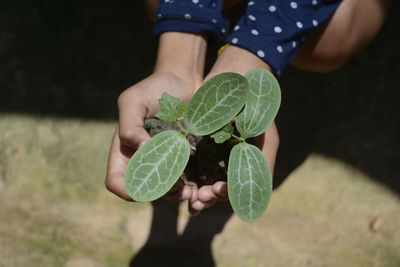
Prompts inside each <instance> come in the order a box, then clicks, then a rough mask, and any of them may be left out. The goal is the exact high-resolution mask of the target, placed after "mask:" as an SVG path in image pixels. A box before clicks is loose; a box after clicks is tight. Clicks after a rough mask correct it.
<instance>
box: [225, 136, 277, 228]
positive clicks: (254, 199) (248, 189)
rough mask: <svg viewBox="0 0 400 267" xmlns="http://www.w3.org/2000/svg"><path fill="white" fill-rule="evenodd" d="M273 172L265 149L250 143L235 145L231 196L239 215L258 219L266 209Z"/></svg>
mask: <svg viewBox="0 0 400 267" xmlns="http://www.w3.org/2000/svg"><path fill="white" fill-rule="evenodd" d="M271 194H272V175H271V172H270V170H269V167H268V164H267V162H266V161H265V158H264V156H263V154H262V153H261V151H260V150H259V149H258V148H257V147H255V146H253V145H250V144H247V143H239V144H237V145H235V146H234V147H233V149H232V151H231V154H230V156H229V165H228V196H229V201H230V203H231V205H232V208H233V210H234V212H235V214H236V215H238V216H239V217H240V218H241V219H242V220H244V221H254V220H256V219H257V218H259V217H260V216H261V215H262V214H263V213H264V211H265V210H266V208H267V206H268V203H269V200H270V197H271Z"/></svg>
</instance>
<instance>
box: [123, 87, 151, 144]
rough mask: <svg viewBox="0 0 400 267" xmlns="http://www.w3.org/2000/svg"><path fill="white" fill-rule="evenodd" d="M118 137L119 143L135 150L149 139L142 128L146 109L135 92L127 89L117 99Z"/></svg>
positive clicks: (141, 99) (142, 100) (141, 98)
mask: <svg viewBox="0 0 400 267" xmlns="http://www.w3.org/2000/svg"><path fill="white" fill-rule="evenodd" d="M118 110H119V137H120V139H121V143H122V144H124V145H127V146H129V147H132V148H134V149H137V148H138V147H139V146H140V145H141V144H143V143H144V142H145V141H147V140H149V139H150V138H151V137H150V135H149V134H148V133H147V132H146V130H145V129H144V128H143V121H144V119H145V118H146V115H147V108H146V104H145V102H144V99H143V97H141V96H140V95H139V94H138V93H137V91H135V90H132V89H130V90H129V89H128V90H126V91H125V92H123V93H122V94H121V95H120V96H119V97H118Z"/></svg>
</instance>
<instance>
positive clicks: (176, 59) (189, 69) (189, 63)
mask: <svg viewBox="0 0 400 267" xmlns="http://www.w3.org/2000/svg"><path fill="white" fill-rule="evenodd" d="M206 49H207V39H206V37H205V36H203V35H199V34H191V33H181V32H166V33H163V34H161V35H160V40H159V47H158V54H157V61H156V66H155V72H173V73H174V74H175V75H177V76H179V77H181V78H187V77H190V78H191V79H196V80H199V81H201V80H202V79H203V72H204V63H205V55H206Z"/></svg>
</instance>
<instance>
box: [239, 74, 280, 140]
mask: <svg viewBox="0 0 400 267" xmlns="http://www.w3.org/2000/svg"><path fill="white" fill-rule="evenodd" d="M245 77H246V78H247V80H248V81H249V94H248V96H247V99H246V105H245V108H244V110H243V111H242V112H241V113H240V114H239V116H238V117H237V118H236V119H235V122H236V127H237V129H238V131H239V133H240V136H241V137H243V138H249V137H255V136H258V135H260V134H262V133H263V132H264V131H265V129H267V127H268V126H269V125H270V124H271V122H272V121H273V120H274V118H275V116H276V113H277V112H278V109H279V105H280V103H281V90H280V87H279V84H278V81H277V80H276V79H275V77H274V75H272V73H271V72H269V71H268V70H266V69H260V68H258V69H253V70H251V71H249V72H248V73H247V74H246V75H245Z"/></svg>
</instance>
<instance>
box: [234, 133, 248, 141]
mask: <svg viewBox="0 0 400 267" xmlns="http://www.w3.org/2000/svg"><path fill="white" fill-rule="evenodd" d="M232 137H234V138H235V139H237V140H238V141H239V142H244V141H245V139H244V138H243V137H239V136H236V135H234V134H232Z"/></svg>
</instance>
